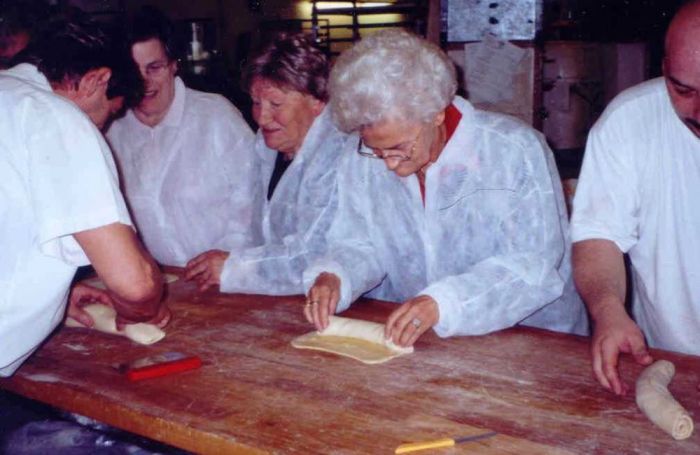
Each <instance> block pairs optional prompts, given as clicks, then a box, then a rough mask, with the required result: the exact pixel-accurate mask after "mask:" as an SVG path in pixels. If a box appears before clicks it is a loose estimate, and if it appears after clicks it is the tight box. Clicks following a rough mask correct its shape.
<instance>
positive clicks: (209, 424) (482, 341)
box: [0, 281, 700, 454]
mask: <svg viewBox="0 0 700 455" xmlns="http://www.w3.org/2000/svg"><path fill="white" fill-rule="evenodd" d="M169 294H170V295H169V300H170V307H171V309H172V310H173V313H174V318H173V321H172V323H171V324H170V326H169V327H168V336H167V337H166V338H165V339H164V340H163V341H161V342H159V343H157V344H155V345H153V346H150V347H146V346H139V345H136V344H134V343H132V342H130V341H128V340H126V339H122V338H119V337H112V336H107V335H102V334H98V333H92V332H88V331H86V330H84V329H62V330H60V331H59V333H57V334H55V335H54V336H53V337H52V338H51V339H50V341H48V342H47V343H46V344H45V345H44V346H43V347H42V348H41V349H40V350H39V351H38V352H37V353H36V354H35V355H34V356H33V357H32V358H31V359H30V360H29V361H27V362H26V363H25V365H24V366H22V368H21V369H20V370H19V371H18V372H17V373H16V374H15V376H14V377H12V378H11V379H8V380H3V381H0V386H1V387H3V388H6V389H8V390H11V391H13V392H16V393H18V394H21V395H24V396H26V397H29V398H33V399H36V400H39V401H43V402H46V403H49V404H51V405H54V406H57V407H59V408H63V409H67V410H70V411H73V412H77V413H81V414H84V415H87V416H89V417H92V418H95V419H98V420H101V421H103V422H106V423H108V424H111V425H114V426H116V427H119V428H123V429H125V430H128V431H132V432H134V433H138V434H141V435H144V436H147V437H149V438H152V439H156V440H159V441H163V442H166V443H169V444H172V445H174V446H178V447H181V448H184V449H187V450H191V451H194V452H198V453H212V454H214V453H216V454H221V453H265V452H276V453H304V454H309V453H338V454H352V453H357V454H382V453H384V454H388V453H393V450H394V448H395V447H396V446H398V445H399V444H400V443H402V442H407V441H420V440H429V439H435V438H443V437H457V436H464V435H472V434H478V433H481V432H485V431H490V430H494V431H497V432H498V433H499V435H497V436H495V437H492V438H490V439H486V440H481V441H478V442H472V443H466V444H463V445H461V446H458V447H456V448H453V449H440V450H435V451H432V452H423V453H426V454H428V453H440V454H449V453H488V454H491V453H499V454H502V453H512V454H516V453H517V454H527V453H531V454H543V453H577V454H578V453H581V454H592V453H615V454H619V453H648V454H665V453H674V454H698V453H700V432H696V433H695V434H694V435H693V436H691V437H690V438H689V439H688V440H686V441H682V442H678V441H674V440H673V439H672V438H671V437H670V436H668V435H667V434H665V433H664V432H662V431H661V430H660V429H658V428H656V427H655V426H653V425H652V424H651V423H650V422H649V421H648V420H647V419H646V417H645V416H644V415H643V414H642V413H641V412H640V411H639V410H638V409H637V407H636V405H635V403H634V398H633V397H632V396H628V397H624V398H617V397H615V396H613V395H612V394H610V393H608V392H606V391H604V390H603V389H602V388H601V387H600V386H598V384H597V383H595V382H594V380H593V379H592V376H591V373H590V367H589V361H588V345H587V342H586V340H585V339H583V338H579V337H574V336H568V335H562V334H556V333H550V332H546V331H540V330H534V329H527V328H517V329H511V330H506V331H503V332H500V333H497V334H492V335H488V336H481V337H459V338H451V339H439V338H438V337H437V336H435V335H434V334H433V333H432V332H431V333H429V334H426V335H425V336H423V337H422V338H421V339H420V340H419V341H418V343H417V344H416V352H415V353H414V354H412V355H410V356H404V357H400V358H397V359H394V360H391V361H390V362H388V363H386V364H383V365H364V364H361V363H359V362H357V361H354V360H352V359H349V358H344V357H338V356H334V355H331V354H326V353H321V352H316V351H308V350H297V349H294V348H292V347H291V346H290V344H289V343H290V341H291V340H292V338H294V337H296V336H297V335H300V334H302V333H305V332H307V331H309V330H310V327H309V325H308V324H307V323H306V322H305V321H304V320H303V319H302V315H301V301H302V298H301V297H283V298H279V297H261V296H242V295H221V294H218V293H215V292H207V293H203V294H200V293H198V292H197V291H196V290H195V288H194V286H192V285H191V284H188V283H185V282H182V281H179V282H176V283H173V284H171V285H170V293H169ZM391 308H392V305H391V304H387V303H382V302H361V303H358V304H356V305H354V306H353V307H352V309H351V310H349V311H348V312H347V313H346V314H345V315H347V316H352V317H357V318H364V319H368V320H375V321H383V320H384V318H385V317H386V315H387V314H388V313H389V311H390V309H391ZM168 351H182V352H186V353H190V354H197V355H199V356H200V357H201V358H202V360H203V361H204V366H203V367H202V368H201V369H199V370H196V371H190V372H186V373H181V374H178V375H173V376H168V377H164V378H158V379H152V380H146V381H141V382H138V383H130V382H128V381H127V380H126V379H125V378H124V377H123V376H121V375H119V374H118V373H117V372H116V371H115V370H114V369H113V368H112V365H113V364H115V363H120V362H125V361H130V360H134V359H137V358H140V357H145V356H148V355H153V354H155V353H161V352H168ZM655 355H656V357H657V358H665V359H668V360H671V361H673V362H674V363H675V364H676V367H677V374H676V377H675V379H674V380H673V382H672V384H671V391H672V393H673V394H674V395H675V396H676V397H677V398H678V399H679V401H680V402H681V403H682V404H683V405H684V406H685V407H686V408H687V409H688V410H689V411H690V413H691V414H692V415H694V416H695V418H696V420H697V417H698V416H700V405H699V404H698V392H696V389H695V386H696V384H697V383H698V382H700V377H699V376H698V372H700V358H698V357H692V356H682V355H678V354H673V353H668V352H663V351H655ZM622 367H623V374H624V376H625V379H626V380H627V381H628V382H632V381H633V379H634V378H636V376H637V374H638V373H639V371H640V370H641V368H640V367H638V366H636V365H633V364H632V363H631V362H630V360H629V359H628V358H624V359H622Z"/></svg>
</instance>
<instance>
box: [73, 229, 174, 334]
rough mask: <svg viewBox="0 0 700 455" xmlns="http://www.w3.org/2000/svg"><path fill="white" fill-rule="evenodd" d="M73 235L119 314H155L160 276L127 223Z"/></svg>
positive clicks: (140, 316) (148, 316)
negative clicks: (102, 282)
mask: <svg viewBox="0 0 700 455" xmlns="http://www.w3.org/2000/svg"><path fill="white" fill-rule="evenodd" d="M75 238H76V240H77V241H78V243H79V244H80V246H81V247H82V248H83V250H84V251H85V253H86V254H87V256H88V258H89V259H90V262H91V263H92V265H93V267H94V268H95V271H96V272H97V274H98V275H99V276H100V278H101V279H102V280H103V281H104V283H105V285H106V287H107V289H108V291H109V293H110V296H111V297H112V299H113V300H114V303H115V309H116V310H117V313H118V314H119V315H120V316H121V317H123V318H125V319H128V320H130V321H134V322H140V321H147V320H150V319H152V318H153V317H155V316H156V315H157V314H158V312H159V310H160V300H161V296H162V291H163V282H162V277H161V274H160V271H159V269H158V266H157V265H156V263H155V261H154V260H153V258H152V257H151V256H150V255H149V254H148V252H146V251H145V249H144V248H143V246H142V245H141V243H140V242H139V240H138V238H137V237H136V234H135V233H134V232H133V231H132V230H131V228H130V227H129V226H126V225H123V224H112V225H108V226H103V227H101V228H97V229H91V230H88V231H83V232H79V233H76V234H75Z"/></svg>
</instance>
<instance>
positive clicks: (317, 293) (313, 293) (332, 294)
mask: <svg viewBox="0 0 700 455" xmlns="http://www.w3.org/2000/svg"><path fill="white" fill-rule="evenodd" d="M339 300H340V278H338V276H337V275H334V274H332V273H328V272H323V273H321V274H320V275H319V276H318V277H316V281H315V282H314V285H313V286H312V287H311V289H309V294H308V296H307V298H306V305H304V316H306V320H307V321H309V322H311V323H313V325H315V326H316V330H318V331H322V330H324V329H325V328H326V327H328V322H329V320H328V318H329V316H330V315H332V314H334V313H335V309H336V307H337V306H338V301H339Z"/></svg>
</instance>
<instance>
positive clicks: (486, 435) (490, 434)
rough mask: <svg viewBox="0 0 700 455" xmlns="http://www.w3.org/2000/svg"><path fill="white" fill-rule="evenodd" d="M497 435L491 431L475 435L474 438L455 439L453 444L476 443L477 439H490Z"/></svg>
mask: <svg viewBox="0 0 700 455" xmlns="http://www.w3.org/2000/svg"><path fill="white" fill-rule="evenodd" d="M497 434H498V433H496V432H495V431H491V432H489V433H482V434H477V435H474V436H464V437H463V438H457V439H455V444H461V443H462V442H469V441H478V440H479V439H486V438H490V437H491V436H496V435H497Z"/></svg>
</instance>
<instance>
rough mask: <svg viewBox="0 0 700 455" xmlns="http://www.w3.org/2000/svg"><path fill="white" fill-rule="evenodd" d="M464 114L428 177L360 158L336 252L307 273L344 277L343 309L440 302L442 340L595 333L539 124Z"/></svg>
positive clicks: (348, 169)
mask: <svg viewBox="0 0 700 455" xmlns="http://www.w3.org/2000/svg"><path fill="white" fill-rule="evenodd" d="M453 104H454V106H455V107H456V108H457V109H458V110H459V111H460V112H461V114H462V118H461V121H460V122H459V125H458V126H457V128H456V130H455V132H454V133H453V135H452V137H451V138H450V140H449V141H448V143H447V144H446V145H445V147H444V149H443V150H442V153H441V154H440V156H439V158H438V160H437V161H436V162H435V163H434V164H432V165H431V166H430V167H429V168H428V169H427V172H426V177H425V206H424V205H423V202H422V200H421V192H420V187H419V182H418V178H417V177H416V176H415V175H411V176H409V177H405V178H402V177H399V176H397V175H396V174H394V173H393V172H391V171H389V170H387V169H386V167H385V165H384V163H383V162H382V161H379V160H373V159H370V158H366V157H363V156H359V155H358V154H350V155H349V156H348V157H347V160H345V161H344V162H343V163H341V166H342V168H343V172H341V173H340V174H339V177H338V192H339V207H338V214H337V215H336V218H335V221H334V223H333V226H332V228H331V232H330V234H329V246H328V250H329V252H328V255H327V258H325V259H320V260H319V261H317V262H316V263H314V264H313V266H311V267H310V268H309V269H307V270H306V271H305V272H304V285H305V287H306V289H308V288H309V287H310V286H311V285H312V284H313V281H314V280H315V278H316V276H317V275H318V274H319V273H320V272H323V271H327V272H331V273H335V274H336V275H338V276H339V277H340V280H341V300H340V302H339V304H338V308H337V311H338V312H340V311H343V310H345V309H346V308H347V307H348V306H349V305H350V303H351V302H352V301H353V300H355V299H356V298H357V297H359V296H360V295H361V294H364V293H366V292H367V291H371V292H369V293H368V296H369V297H374V298H379V299H386V300H391V301H395V302H403V301H406V300H408V299H410V298H413V297H415V296H418V295H428V296H431V297H432V298H433V299H434V300H435V301H436V302H437V305H438V308H439V315H440V318H439V321H438V323H437V325H436V326H435V327H434V329H435V331H436V333H437V334H438V335H440V336H442V337H446V336H451V335H477V334H483V333H488V332H491V331H494V330H499V329H502V328H505V327H510V326H512V325H515V324H518V323H523V324H527V325H532V326H537V327H543V328H548V329H552V330H557V331H563V332H574V333H579V334H584V333H587V329H588V322H587V316H586V312H585V308H584V307H583V304H582V302H581V300H580V298H579V297H578V295H577V294H576V292H575V290H574V287H573V282H572V279H571V265H570V242H569V238H568V233H567V220H566V208H565V206H564V197H563V193H562V191H561V182H560V181H559V177H558V174H557V171H556V167H555V165H554V160H553V158H552V154H551V152H550V151H549V149H548V147H547V145H546V143H545V142H544V139H543V138H542V137H541V135H540V134H538V133H537V132H536V131H534V130H533V129H531V128H529V127H527V126H525V125H523V124H521V123H520V122H518V121H517V120H514V119H512V118H510V117H507V116H503V115H500V114H495V113H488V112H483V111H478V110H475V109H474V108H473V107H472V106H471V105H470V104H469V103H468V102H467V101H466V100H464V99H462V98H459V97H456V98H455V100H454V102H453Z"/></svg>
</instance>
